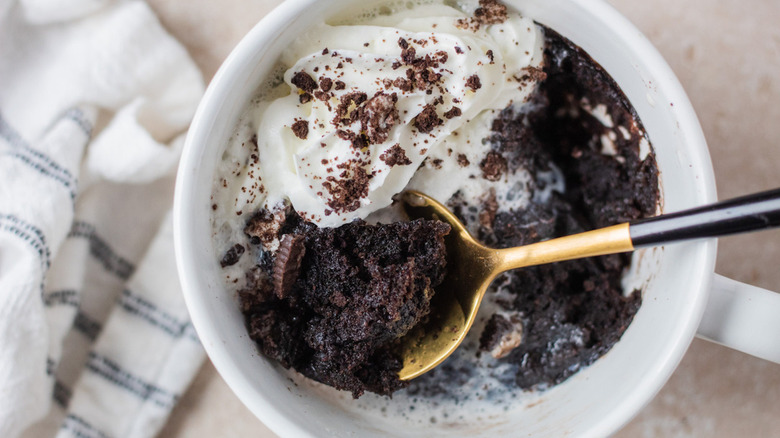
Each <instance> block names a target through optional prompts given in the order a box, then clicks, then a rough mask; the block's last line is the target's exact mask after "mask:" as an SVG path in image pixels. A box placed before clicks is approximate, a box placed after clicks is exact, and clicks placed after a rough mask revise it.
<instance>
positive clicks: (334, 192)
mask: <svg viewBox="0 0 780 438" xmlns="http://www.w3.org/2000/svg"><path fill="white" fill-rule="evenodd" d="M336 167H337V168H338V169H341V170H342V172H341V173H340V174H339V176H338V178H336V177H334V176H328V177H326V178H325V180H326V181H325V182H324V183H322V186H323V187H325V189H326V190H327V191H328V192H329V193H330V197H329V198H328V201H327V202H326V204H327V205H328V207H330V208H332V209H333V211H335V212H337V213H339V212H350V211H355V210H357V209H358V208H360V200H361V199H363V198H365V197H366V196H368V183H369V180H370V179H371V175H369V174H368V173H367V172H366V170H365V169H364V168H363V167H362V166H360V164H359V163H357V162H354V161H353V162H347V163H342V164H339V165H338V166H336Z"/></svg>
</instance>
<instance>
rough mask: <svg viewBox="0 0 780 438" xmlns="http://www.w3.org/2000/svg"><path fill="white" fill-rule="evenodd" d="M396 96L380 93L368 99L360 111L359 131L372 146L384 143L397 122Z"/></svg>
mask: <svg viewBox="0 0 780 438" xmlns="http://www.w3.org/2000/svg"><path fill="white" fill-rule="evenodd" d="M397 102H398V95H397V94H395V93H392V94H386V93H384V92H382V91H380V92H378V93H376V94H375V95H374V97H372V98H371V99H368V101H367V102H366V103H365V105H363V107H362V108H361V111H360V124H361V130H362V131H363V132H365V133H366V136H367V137H368V140H369V141H370V142H371V143H372V144H378V143H384V142H385V140H387V137H388V136H389V135H390V130H391V129H393V126H395V125H396V123H398V122H399V120H400V119H399V117H398V109H397V108H396V106H395V105H396V103H397Z"/></svg>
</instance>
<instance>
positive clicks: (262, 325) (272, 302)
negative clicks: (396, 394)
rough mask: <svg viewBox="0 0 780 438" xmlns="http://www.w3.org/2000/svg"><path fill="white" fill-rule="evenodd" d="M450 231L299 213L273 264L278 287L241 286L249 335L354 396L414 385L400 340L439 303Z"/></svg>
mask: <svg viewBox="0 0 780 438" xmlns="http://www.w3.org/2000/svg"><path fill="white" fill-rule="evenodd" d="M449 231H450V226H449V225H448V224H445V223H443V222H438V221H431V220H421V219H420V220H415V221H412V222H398V223H393V224H388V225H375V226H374V225H367V224H366V223H365V222H362V221H356V222H353V223H350V224H347V225H344V226H341V227H339V228H317V227H316V226H314V225H312V224H310V223H307V222H303V221H302V220H300V218H299V217H297V216H293V217H292V219H291V220H288V222H287V223H286V224H285V225H284V226H283V227H282V233H283V236H282V238H281V242H282V249H281V250H280V251H279V252H278V253H277V255H276V257H277V259H276V261H275V262H274V268H273V272H272V273H266V275H268V276H271V277H272V278H273V281H274V283H275V285H274V288H273V289H272V290H273V291H275V293H271V289H269V288H268V287H267V286H262V290H258V291H255V292H256V293H252V291H247V292H246V293H242V294H241V299H242V307H243V308H244V309H245V316H246V320H247V324H248V326H249V333H250V336H251V337H252V339H253V340H255V341H256V342H257V343H258V345H259V346H260V348H261V350H262V351H263V353H264V354H265V355H267V356H268V357H270V358H273V359H275V360H277V361H279V363H281V364H282V365H283V366H285V367H292V368H294V369H295V370H297V371H299V372H300V373H302V374H303V375H305V376H307V377H310V378H312V379H314V380H317V381H319V382H322V383H325V384H327V385H330V386H333V387H335V388H338V389H343V390H347V391H351V392H352V394H353V396H354V397H358V396H360V395H361V394H362V393H363V392H364V391H366V390H367V391H372V392H376V393H379V394H390V393H392V392H393V391H395V390H397V389H399V388H401V387H403V386H404V385H405V384H404V382H401V381H400V380H399V379H398V376H397V373H398V371H399V370H400V369H401V365H402V363H401V358H400V356H399V355H398V353H397V352H396V350H395V349H396V348H397V346H398V342H399V338H400V337H402V336H403V335H404V334H406V333H407V332H408V331H409V330H410V329H411V328H412V327H414V326H415V325H416V324H417V323H418V322H420V321H421V320H422V319H423V318H424V317H425V316H426V315H427V314H428V312H429V310H430V309H429V306H430V300H431V297H432V296H433V290H434V289H433V288H434V287H436V286H437V285H438V284H439V283H441V281H442V279H443V278H444V274H445V266H446V257H445V256H446V254H445V246H444V236H445V235H446V234H448V233H449ZM252 275H254V276H255V277H256V276H257V275H258V274H257V273H255V272H253V273H252ZM291 275H292V276H293V277H290V276H291Z"/></svg>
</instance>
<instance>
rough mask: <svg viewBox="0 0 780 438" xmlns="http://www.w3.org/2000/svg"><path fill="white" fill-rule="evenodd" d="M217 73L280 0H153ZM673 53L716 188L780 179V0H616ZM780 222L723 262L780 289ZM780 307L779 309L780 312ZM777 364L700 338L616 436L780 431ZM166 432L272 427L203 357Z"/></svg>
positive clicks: (761, 185) (753, 187)
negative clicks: (700, 129) (779, 21)
mask: <svg viewBox="0 0 780 438" xmlns="http://www.w3.org/2000/svg"><path fill="white" fill-rule="evenodd" d="M594 1H595V0H594ZM148 2H149V3H150V4H151V5H152V7H153V8H154V9H155V10H156V11H157V13H158V14H159V16H160V19H161V21H162V22H163V24H164V25H165V26H166V27H167V28H168V29H169V30H170V32H171V33H172V34H173V35H175V36H176V37H177V38H179V39H180V40H181V41H182V42H183V43H184V45H185V46H186V47H187V48H188V49H189V51H190V53H191V54H192V56H193V57H194V58H195V61H196V62H197V63H198V65H199V66H200V67H201V69H202V71H203V74H204V76H205V77H206V78H207V79H209V78H211V76H212V75H213V74H214V72H215V71H216V69H217V68H218V67H219V64H220V63H221V62H222V60H223V59H224V58H225V57H226V56H227V54H228V53H229V51H230V50H231V49H232V48H233V46H234V45H235V44H236V43H237V42H238V41H239V39H240V38H241V37H242V36H243V35H244V34H245V33H246V32H247V31H248V30H249V29H250V28H251V26H252V25H254V24H255V23H256V22H257V21H258V20H259V19H260V18H261V17H263V16H264V15H265V14H266V13H267V12H268V11H270V10H271V9H272V8H273V7H274V6H275V5H276V4H278V3H280V0H222V1H220V2H214V1H209V0H190V1H188V2H183V1H181V0H148ZM611 3H612V4H613V5H614V6H615V7H616V8H617V9H618V10H620V11H621V12H622V13H623V14H625V15H626V16H627V17H628V18H629V19H630V20H631V21H632V22H633V23H634V24H635V25H636V26H637V27H639V29H640V30H641V31H642V32H643V33H644V34H645V35H647V36H648V37H649V38H650V40H651V41H652V42H653V44H655V45H656V47H657V48H658V49H659V50H660V51H661V53H662V54H663V56H664V57H665V58H666V60H667V61H668V62H669V63H670V64H671V66H672V68H673V69H674V71H675V72H676V73H677V75H678V76H679V78H680V80H681V82H682V84H683V86H684V87H685V89H686V90H687V92H688V94H689V96H690V98H691V100H692V102H693V105H694V107H695V108H696V111H697V112H698V115H699V118H700V120H701V123H702V126H703V128H704V132H705V135H706V137H707V140H708V143H709V146H710V150H711V153H712V160H713V163H714V166H715V175H716V178H717V180H718V192H719V195H720V197H721V198H728V197H733V196H737V195H740V194H745V193H748V192H751V191H759V190H763V189H768V188H772V187H780V172H778V170H780V106H778V105H776V104H775V101H777V100H778V99H779V98H780V27H779V26H777V22H776V21H777V18H778V17H780V2H777V1H776V0H751V1H739V0H686V1H679V0H613V1H611ZM777 260H780V231H771V232H763V233H760V234H753V235H749V236H739V237H730V238H726V239H721V242H720V249H719V255H718V265H717V272H718V273H720V274H723V275H726V276H729V277H732V278H735V279H737V280H740V281H746V282H750V283H752V284H754V285H757V286H761V287H765V288H770V289H774V290H780V269H778V268H777ZM778 317H780V315H779V316H778ZM778 413H780V365H775V364H772V363H769V362H766V361H763V360H760V359H756V358H753V357H750V356H747V355H744V354H742V353H738V352H735V351H732V350H729V349H727V348H724V347H721V346H717V345H714V344H710V343H708V342H706V341H702V340H698V339H697V340H694V342H693V344H692V345H691V347H690V349H689V350H688V352H687V354H686V355H685V358H684V359H683V361H682V363H681V365H680V367H679V368H678V369H677V371H676V372H675V373H674V375H673V376H672V378H671V379H670V380H669V382H668V383H667V384H666V386H665V387H664V388H663V390H662V391H661V392H660V393H659V394H658V396H656V398H655V399H654V400H653V401H652V402H651V403H650V404H649V405H648V406H647V407H646V408H645V409H644V410H643V411H642V412H641V413H640V414H639V415H638V416H637V417H636V418H635V419H634V420H633V421H632V422H631V423H630V424H629V425H628V426H626V428H625V429H623V430H622V431H621V432H619V433H618V435H617V436H619V437H656V436H659V437H660V436H662V437H689V436H707V437H733V436H761V437H769V436H780V415H778ZM160 436H162V437H202V436H219V437H233V436H254V437H269V438H270V437H274V436H275V435H274V434H273V433H272V432H271V431H269V430H268V429H267V428H266V427H265V426H263V424H262V423H261V422H260V421H259V420H257V419H256V418H255V417H254V416H253V415H252V414H251V413H250V412H249V411H248V410H247V409H246V408H245V407H244V406H243V405H242V404H241V403H240V402H239V401H238V399H237V398H236V397H235V396H234V395H233V393H232V392H231V391H230V390H229V389H228V387H227V386H226V385H225V383H224V382H223V381H222V379H221V378H220V377H219V375H218V374H217V373H216V371H215V370H214V368H213V366H212V365H211V363H206V364H205V365H204V366H203V368H202V369H201V371H200V374H199V375H198V376H197V378H196V379H195V381H194V383H193V385H192V387H191V388H190V390H189V391H188V392H187V393H186V394H185V395H184V397H183V398H182V400H181V401H180V403H179V405H178V407H177V408H176V409H175V411H174V412H173V415H172V416H171V418H170V421H169V423H168V425H167V426H166V428H165V429H164V430H163V432H162V433H161V434H160Z"/></svg>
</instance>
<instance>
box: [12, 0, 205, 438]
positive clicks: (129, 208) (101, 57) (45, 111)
mask: <svg viewBox="0 0 780 438" xmlns="http://www.w3.org/2000/svg"><path fill="white" fill-rule="evenodd" d="M202 92H203V80H202V78H201V75H200V73H199V71H198V69H197V68H196V66H195V65H194V63H193V62H192V60H191V59H190V57H189V55H188V54H187V52H186V51H185V50H184V48H183V47H182V46H181V45H180V44H178V43H177V42H176V41H175V40H174V39H173V38H172V37H171V36H170V35H168V34H167V33H166V31H165V30H164V29H163V28H162V26H161V24H160V23H159V21H158V20H157V18H156V17H155V16H154V14H153V13H152V11H151V10H150V9H149V7H148V6H147V5H146V4H145V3H143V2H142V1H133V0H114V1H111V0H68V1H62V0H0V400H2V401H0V437H16V436H20V435H21V436H25V437H28V436H29V437H47V436H55V435H56V436H59V437H82V438H91V437H100V438H104V437H150V436H154V435H155V434H156V433H157V432H158V431H159V430H160V428H161V427H162V425H163V424H164V422H165V419H166V417H167V415H168V413H169V412H170V410H171V408H172V407H173V406H174V405H175V404H176V402H177V400H178V399H179V397H180V396H181V394H182V392H183V391H184V390H185V389H186V387H187V385H188V384H189V382H190V381H191V379H192V378H193V376H194V375H195V373H196V372H197V370H198V368H199V367H200V365H201V364H202V362H203V360H204V353H203V350H202V347H201V346H200V344H199V342H198V339H197V336H196V334H195V332H194V330H193V328H192V325H191V324H190V321H189V317H188V314H187V311H186V308H185V307H184V303H183V300H182V297H181V292H180V287H179V283H178V279H177V276H176V271H175V262H174V256H173V248H172V237H171V223H170V222H171V219H170V214H169V213H168V212H169V210H170V207H171V203H172V189H173V174H174V172H175V169H174V167H175V165H176V163H177V160H178V157H179V152H180V148H181V146H182V142H183V138H182V132H183V131H184V130H185V129H186V127H187V126H188V124H189V121H190V118H191V117H192V114H193V112H194V110H195V107H196V105H197V103H198V101H199V99H200V97H201V95H202Z"/></svg>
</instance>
